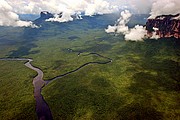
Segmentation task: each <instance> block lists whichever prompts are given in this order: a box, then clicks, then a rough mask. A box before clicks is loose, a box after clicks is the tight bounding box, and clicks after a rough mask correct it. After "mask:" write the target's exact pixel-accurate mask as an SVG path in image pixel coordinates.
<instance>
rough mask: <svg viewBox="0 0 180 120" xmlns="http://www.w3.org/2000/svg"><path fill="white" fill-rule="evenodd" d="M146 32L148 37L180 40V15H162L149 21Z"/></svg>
mask: <svg viewBox="0 0 180 120" xmlns="http://www.w3.org/2000/svg"><path fill="white" fill-rule="evenodd" d="M146 30H147V31H148V37H152V36H153V34H155V35H158V36H159V37H160V38H167V37H175V38H180V14H177V15H161V16H157V17H156V18H155V19H148V20H147V22H146Z"/></svg>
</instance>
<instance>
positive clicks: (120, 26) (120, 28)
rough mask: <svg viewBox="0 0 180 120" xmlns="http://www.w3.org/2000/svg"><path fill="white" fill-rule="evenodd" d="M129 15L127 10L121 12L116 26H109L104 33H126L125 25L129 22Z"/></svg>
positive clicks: (127, 29)
mask: <svg viewBox="0 0 180 120" xmlns="http://www.w3.org/2000/svg"><path fill="white" fill-rule="evenodd" d="M131 15H132V14H131V13H130V12H129V11H128V10H124V11H122V12H121V16H120V18H119V19H118V20H117V24H115V25H114V26H111V25H109V26H108V28H107V29H105V31H106V32H107V33H112V32H115V33H123V34H125V33H127V32H128V31H129V28H128V26H126V24H127V23H128V22H129V19H130V17H131Z"/></svg>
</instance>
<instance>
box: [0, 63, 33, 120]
mask: <svg viewBox="0 0 180 120" xmlns="http://www.w3.org/2000/svg"><path fill="white" fill-rule="evenodd" d="M35 75H36V73H35V72H34V71H32V70H30V69H28V68H26V67H25V65H24V62H17V61H0V83H1V84H0V119H1V120H20V119H21V120H23V119H26V120H32V119H36V114H35V101H34V96H33V85H32V78H33V77H34V76H35Z"/></svg>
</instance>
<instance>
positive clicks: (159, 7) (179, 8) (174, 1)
mask: <svg viewBox="0 0 180 120" xmlns="http://www.w3.org/2000/svg"><path fill="white" fill-rule="evenodd" d="M177 13H180V0H154V2H153V4H152V9H151V13H150V14H151V16H150V17H149V18H155V17H156V16H159V15H169V14H177Z"/></svg>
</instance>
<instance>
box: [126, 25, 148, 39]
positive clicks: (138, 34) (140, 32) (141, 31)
mask: <svg viewBox="0 0 180 120" xmlns="http://www.w3.org/2000/svg"><path fill="white" fill-rule="evenodd" d="M146 33H147V31H146V30H145V28H144V27H143V26H140V25H136V26H135V27H134V28H132V29H130V30H129V32H128V33H126V34H125V39H126V40H131V41H143V39H144V38H145V36H146Z"/></svg>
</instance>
